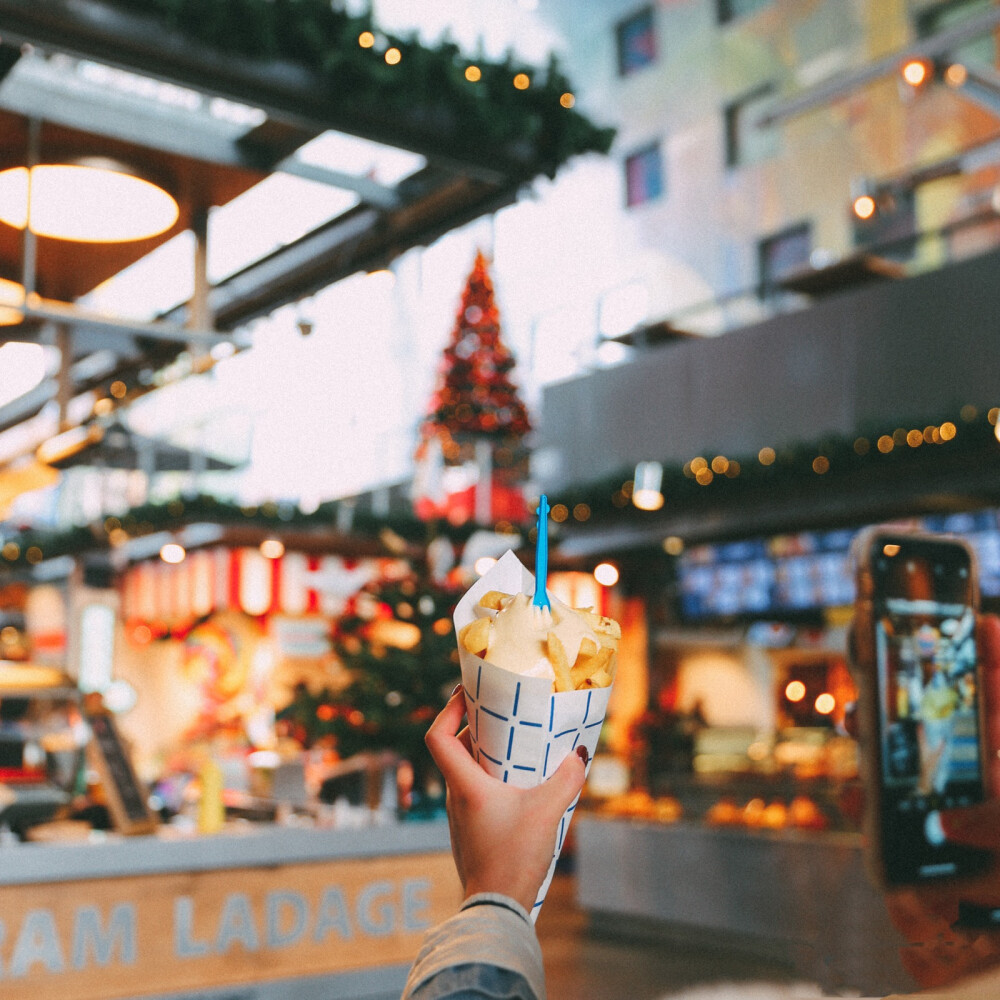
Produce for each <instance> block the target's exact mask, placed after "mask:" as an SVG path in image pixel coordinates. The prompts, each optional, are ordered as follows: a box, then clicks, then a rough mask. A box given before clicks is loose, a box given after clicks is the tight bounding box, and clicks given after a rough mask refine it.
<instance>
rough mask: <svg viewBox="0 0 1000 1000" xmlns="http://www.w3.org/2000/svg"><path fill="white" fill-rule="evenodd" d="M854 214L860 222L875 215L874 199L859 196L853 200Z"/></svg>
mask: <svg viewBox="0 0 1000 1000" xmlns="http://www.w3.org/2000/svg"><path fill="white" fill-rule="evenodd" d="M852 207H853V209H854V214H855V215H856V216H857V217H858V218H859V219H862V220H866V219H870V218H871V217H872V216H873V215H874V214H875V207H876V206H875V199H874V198H873V197H872V196H871V195H870V194H859V195H858V197H857V198H855V199H854V205H853V206H852Z"/></svg>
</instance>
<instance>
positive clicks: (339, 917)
mask: <svg viewBox="0 0 1000 1000" xmlns="http://www.w3.org/2000/svg"><path fill="white" fill-rule="evenodd" d="M334 930H335V931H336V932H337V933H338V934H339V935H340V936H341V937H342V938H343V939H344V940H345V941H350V940H351V938H352V937H353V936H354V934H353V932H352V931H351V924H350V921H349V920H348V919H347V904H346V903H345V902H344V894H343V892H341V890H340V889H339V888H338V887H337V886H335V885H332V886H329V887H328V888H326V889H324V890H323V897H322V898H321V899H320V901H319V912H318V913H317V914H316V927H315V928H314V929H313V940H315V941H322V940H323V938H325V937H326V936H327V934H329V933H330V931H334Z"/></svg>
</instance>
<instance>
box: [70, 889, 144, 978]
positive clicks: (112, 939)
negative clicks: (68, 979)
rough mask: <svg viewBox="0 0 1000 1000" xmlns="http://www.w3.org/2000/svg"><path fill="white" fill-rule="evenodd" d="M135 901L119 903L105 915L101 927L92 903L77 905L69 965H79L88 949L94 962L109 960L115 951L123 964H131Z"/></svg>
mask: <svg viewBox="0 0 1000 1000" xmlns="http://www.w3.org/2000/svg"><path fill="white" fill-rule="evenodd" d="M135 929H136V920H135V905H134V904H133V903H119V904H118V905H117V906H116V907H115V908H114V909H113V910H112V911H111V916H110V917H108V929H107V932H104V931H103V930H102V929H101V914H100V911H99V910H98V909H97V907H96V906H81V907H80V908H79V909H78V910H77V911H76V918H75V920H74V922H73V968H74V969H82V968H83V967H84V966H85V965H86V964H87V956H88V954H90V953H92V954H93V956H94V964H95V965H98V966H100V967H101V968H104V967H105V966H108V965H110V964H111V960H112V958H113V957H114V954H115V951H116V950H117V952H118V960H119V961H120V962H122V963H123V964H124V965H134V964H135V950H136V945H135Z"/></svg>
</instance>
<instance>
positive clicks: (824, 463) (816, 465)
mask: <svg viewBox="0 0 1000 1000" xmlns="http://www.w3.org/2000/svg"><path fill="white" fill-rule="evenodd" d="M812 467H813V472H815V473H816V475H817V476H822V475H823V474H824V473H827V472H829V471H830V459H828V458H827V457H826V455H817V456H816V457H815V458H814V459H813V463H812Z"/></svg>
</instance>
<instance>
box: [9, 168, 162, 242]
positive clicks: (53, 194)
mask: <svg viewBox="0 0 1000 1000" xmlns="http://www.w3.org/2000/svg"><path fill="white" fill-rule="evenodd" d="M29 186H30V200H31V217H30V226H31V230H32V232H34V233H36V234H37V235H38V236H48V237H51V238H52V239H57V240H73V241H76V242H80V243H125V242H129V241H131V240H143V239H148V238H150V237H152V236H158V235H159V234H160V233H162V232H165V231H166V230H168V229H169V228H170V227H171V226H172V225H173V224H174V223H175V222H176V221H177V218H178V215H179V214H180V210H179V208H178V206H177V201H176V200H175V199H174V197H173V196H172V195H170V194H169V193H168V192H167V191H165V190H164V189H163V188H162V187H160V186H159V185H157V184H154V183H153V182H152V181H150V180H147V179H146V178H145V177H142V176H140V175H139V174H138V173H137V172H136V171H135V170H133V169H132V168H131V167H127V166H125V165H124V164H122V163H120V162H118V161H117V160H110V159H106V158H103V157H92V158H87V159H79V160H74V161H72V162H67V163H43V164H39V165H38V166H35V167H32V168H31V175H30V185H29V175H28V168H27V167H11V168H9V169H7V170H4V171H2V172H0V222H5V223H7V225H9V226H14V227H15V228H16V229H24V228H25V226H26V225H28V222H29V218H28V199H29Z"/></svg>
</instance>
